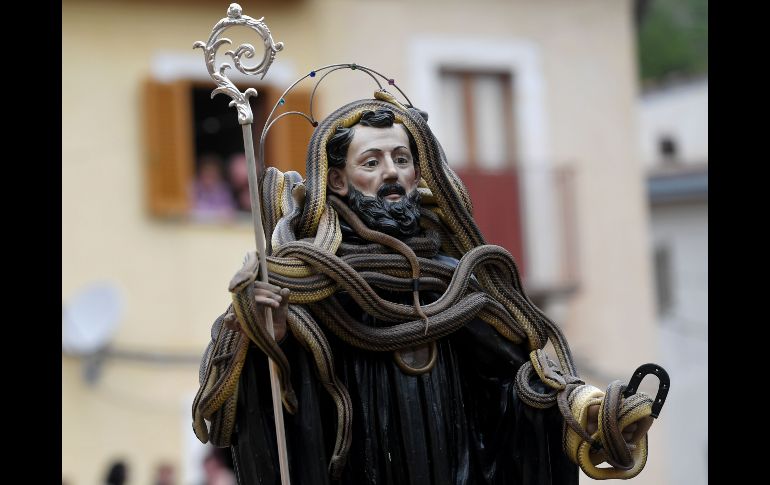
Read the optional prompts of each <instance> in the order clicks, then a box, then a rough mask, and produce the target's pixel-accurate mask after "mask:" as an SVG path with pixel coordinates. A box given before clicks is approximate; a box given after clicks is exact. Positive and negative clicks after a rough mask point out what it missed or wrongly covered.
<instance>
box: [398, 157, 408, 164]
mask: <svg viewBox="0 0 770 485" xmlns="http://www.w3.org/2000/svg"><path fill="white" fill-rule="evenodd" d="M396 163H398V164H399V165H406V164H407V163H409V160H408V159H407V158H406V157H398V158H397V159H396Z"/></svg>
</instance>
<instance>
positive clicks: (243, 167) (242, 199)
mask: <svg viewBox="0 0 770 485" xmlns="http://www.w3.org/2000/svg"><path fill="white" fill-rule="evenodd" d="M227 174H228V178H229V181H230V187H232V189H233V193H234V195H235V202H236V206H237V208H238V210H240V211H246V212H251V196H250V195H249V166H248V164H247V163H246V155H244V154H243V153H235V154H233V155H232V156H231V157H230V161H229V163H228V165H227Z"/></svg>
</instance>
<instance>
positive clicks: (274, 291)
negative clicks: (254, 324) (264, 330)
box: [254, 281, 290, 342]
mask: <svg viewBox="0 0 770 485" xmlns="http://www.w3.org/2000/svg"><path fill="white" fill-rule="evenodd" d="M289 293H290V290H289V289H288V288H281V287H279V286H275V285H271V284H270V283H263V282H261V281H255V282H254V300H255V301H256V303H257V308H258V313H259V315H258V320H259V322H260V323H262V324H263V325H266V322H265V318H264V308H265V307H266V306H267V307H270V308H272V310H273V330H275V340H276V341H279V342H280V341H281V340H282V339H283V337H284V335H286V317H287V316H288V314H289Z"/></svg>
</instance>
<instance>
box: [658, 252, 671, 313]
mask: <svg viewBox="0 0 770 485" xmlns="http://www.w3.org/2000/svg"><path fill="white" fill-rule="evenodd" d="M655 293H656V296H657V302H658V315H664V314H666V313H668V312H669V311H670V310H671V307H672V306H673V300H674V298H673V282H672V279H671V250H670V248H669V247H668V246H667V245H659V246H657V247H656V248H655Z"/></svg>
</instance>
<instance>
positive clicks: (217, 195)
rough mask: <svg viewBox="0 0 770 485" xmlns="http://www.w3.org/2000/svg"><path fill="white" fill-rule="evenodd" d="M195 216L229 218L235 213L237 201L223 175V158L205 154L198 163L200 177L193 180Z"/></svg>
mask: <svg viewBox="0 0 770 485" xmlns="http://www.w3.org/2000/svg"><path fill="white" fill-rule="evenodd" d="M192 215H193V218H194V219H196V220H223V219H224V220H229V219H232V218H233V217H234V215H235V201H234V200H233V196H232V193H231V192H230V187H229V186H228V184H227V182H226V181H225V180H224V178H223V176H222V159H221V158H220V157H219V156H218V155H215V154H211V153H209V154H205V155H203V156H202V157H201V158H200V161H199V163H198V177H197V179H196V180H195V181H194V182H193V211H192Z"/></svg>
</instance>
